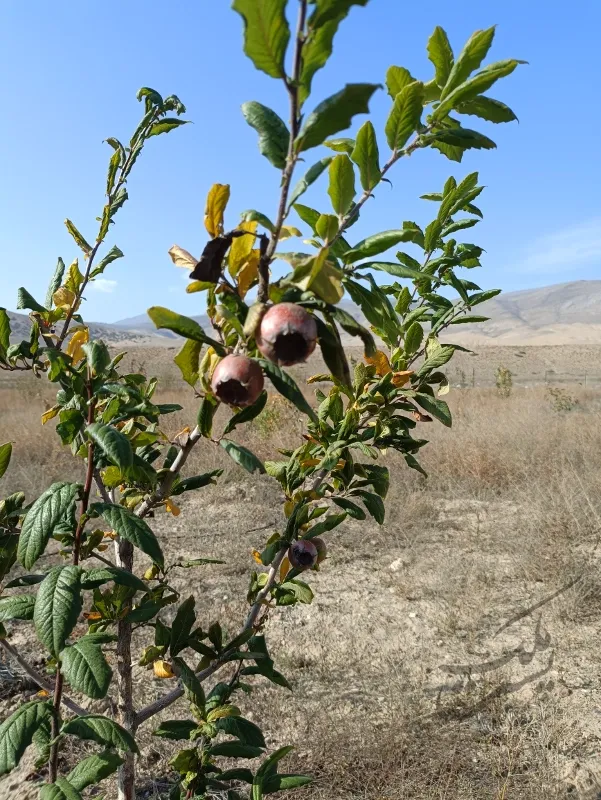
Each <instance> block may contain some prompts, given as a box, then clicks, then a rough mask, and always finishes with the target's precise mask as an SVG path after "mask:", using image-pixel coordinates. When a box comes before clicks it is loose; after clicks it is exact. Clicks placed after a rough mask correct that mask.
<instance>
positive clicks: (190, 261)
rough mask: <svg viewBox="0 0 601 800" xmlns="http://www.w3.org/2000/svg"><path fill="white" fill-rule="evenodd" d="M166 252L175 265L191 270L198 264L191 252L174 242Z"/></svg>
mask: <svg viewBox="0 0 601 800" xmlns="http://www.w3.org/2000/svg"><path fill="white" fill-rule="evenodd" d="M168 252H169V255H170V256H171V260H172V261H173V263H174V264H175V266H176V267H184V269H189V270H193V269H194V267H195V266H196V265H197V264H198V259H197V258H194V256H193V255H192V253H189V252H188V251H187V250H184V248H183V247H180V246H179V245H177V244H174V245H173V247H171V248H170V249H169V251H168Z"/></svg>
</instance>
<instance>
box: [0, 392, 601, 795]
mask: <svg viewBox="0 0 601 800" xmlns="http://www.w3.org/2000/svg"><path fill="white" fill-rule="evenodd" d="M174 385H175V384H171V385H170V386H169V387H168V388H167V390H166V391H164V392H163V393H162V395H161V399H162V400H165V401H168V402H170V401H178V402H181V403H182V405H183V406H184V411H182V412H179V413H178V414H176V415H173V417H170V418H169V419H168V420H167V424H166V428H167V432H168V433H169V434H173V433H174V432H175V431H177V430H179V429H181V428H182V427H183V426H184V425H185V424H190V423H192V424H193V421H194V418H195V413H196V410H197V404H198V401H197V400H196V399H195V398H194V397H193V395H192V393H191V392H182V391H181V390H176V389H174V388H172V387H173V386H174ZM566 388H567V391H568V392H569V394H570V395H572V396H573V397H574V398H575V399H577V400H578V404H577V405H575V407H574V408H573V409H572V410H570V411H564V412H558V411H556V410H554V408H553V404H552V402H551V399H550V397H549V395H548V393H547V391H546V390H545V388H544V387H539V388H535V389H523V388H516V389H515V390H514V391H513V392H512V395H511V397H509V398H507V399H504V398H500V397H498V395H497V394H496V392H495V390H494V389H466V390H454V391H452V392H451V395H450V397H449V401H450V405H451V407H452V410H453V413H454V426H453V429H452V430H450V431H449V430H447V429H444V428H442V426H440V425H438V424H437V423H431V424H424V426H423V436H424V437H425V438H430V439H431V443H430V444H429V445H428V446H427V447H426V448H425V449H424V450H423V451H422V463H423V465H424V467H425V468H426V470H427V471H428V473H429V478H428V480H425V479H423V478H422V477H421V476H419V475H418V474H416V473H413V472H411V471H409V470H408V469H407V468H406V467H405V465H404V462H402V459H400V458H398V457H397V456H396V455H394V454H392V455H390V456H389V457H387V462H388V464H389V466H390V468H391V476H392V480H391V491H390V494H389V497H388V498H387V521H386V524H385V525H384V526H383V527H382V528H379V527H378V526H376V525H373V524H362V523H357V522H352V521H349V522H347V523H345V525H344V527H343V528H342V529H340V532H338V531H336V533H335V535H332V536H331V538H330V543H329V547H330V558H329V559H328V561H327V562H326V564H325V567H324V568H323V569H322V570H321V571H320V572H319V573H318V574H316V575H315V576H314V577H313V576H312V580H311V583H312V584H313V585H314V588H315V590H316V601H315V603H314V604H313V605H311V606H309V607H304V606H303V607H298V608H294V609H292V610H285V609H284V610H283V611H282V612H278V613H276V614H274V615H273V616H272V619H270V622H269V637H270V639H271V641H272V642H273V649H274V655H275V657H276V660H277V662H278V665H279V666H280V668H281V669H282V671H284V672H285V673H286V674H287V676H288V677H289V678H290V680H291V681H292V683H293V685H294V688H295V692H294V694H293V695H290V694H289V693H287V692H284V691H283V690H278V689H274V688H273V687H271V686H260V687H259V688H258V690H257V693H256V700H257V701H258V703H259V707H260V709H261V716H262V717H263V718H264V719H265V720H266V725H265V728H266V731H267V732H268V740H269V744H270V746H275V745H277V744H279V743H282V742H289V741H291V742H293V743H294V744H295V745H296V750H295V755H294V756H293V760H291V762H290V763H289V764H288V765H287V766H288V767H289V768H290V767H295V768H299V769H300V770H302V771H306V772H309V773H312V774H314V775H315V776H316V782H315V784H314V786H313V787H311V788H309V789H307V790H304V791H303V792H299V793H296V794H295V796H297V797H299V798H300V797H305V798H311V800H326V798H327V799H328V800H350V798H365V800H443V799H444V800H451V799H452V800H476V799H477V800H485V799H486V800H489V799H490V800H510V799H511V800H513V798H515V799H516V800H540V799H541V798H543V797H544V798H553V800H559V798H581V800H594V798H599V797H601V794H600V792H601V770H600V769H599V767H598V761H597V760H596V756H597V753H598V750H599V745H600V744H601V735H600V733H599V728H598V717H597V716H596V712H595V707H599V705H600V704H601V687H600V685H599V674H600V667H601V657H600V656H599V654H598V645H597V641H598V630H599V623H600V622H601V577H600V576H599V575H600V573H599V566H600V563H599V561H600V558H599V554H598V552H597V549H598V548H597V540H598V537H599V535H600V534H601V492H600V491H599V487H600V486H601V458H600V457H599V453H600V452H601V424H600V422H601V394H600V393H599V391H593V390H588V391H587V390H584V389H583V388H582V387H574V388H571V387H566ZM47 392H48V387H47V386H46V385H45V384H43V383H42V382H37V381H35V380H34V379H32V378H25V380H23V381H20V382H19V384H18V385H14V386H12V387H11V386H6V385H4V386H3V385H1V384H0V441H5V440H7V439H12V440H14V441H16V442H17V446H16V449H15V455H14V462H13V465H12V466H11V471H10V473H9V474H7V476H6V477H5V478H4V479H3V486H2V490H3V492H7V491H10V490H13V489H16V488H23V489H24V490H25V491H26V492H27V495H28V499H29V500H31V499H33V498H34V497H35V496H36V494H37V493H39V491H40V490H41V489H42V488H43V487H44V486H46V485H47V484H48V483H49V482H50V481H51V480H56V479H59V478H60V479H65V478H67V479H69V478H76V477H79V472H80V470H79V468H78V467H77V465H75V466H74V464H73V463H72V459H71V457H70V453H69V450H68V448H61V447H60V444H58V442H57V439H56V437H55V436H54V434H53V431H52V427H53V425H54V423H52V422H51V423H49V424H48V425H47V426H45V427H44V428H41V426H40V421H39V418H40V415H41V413H42V412H43V410H44V408H45V403H50V402H51V399H52V395H51V394H49V393H47ZM223 413H224V415H225V413H226V412H223ZM301 425H302V423H301V421H299V419H298V417H297V414H296V412H295V411H294V410H293V409H291V408H290V407H289V406H288V405H287V404H286V403H284V402H282V401H280V400H277V399H273V400H271V401H270V403H269V405H268V408H267V410H266V411H265V412H264V413H263V415H262V416H261V417H260V418H259V419H258V420H257V421H256V422H255V423H254V424H253V425H251V426H249V428H247V429H246V430H245V431H243V432H242V433H241V434H238V432H236V434H235V437H234V438H236V439H237V440H238V441H241V442H242V443H244V444H246V445H247V446H249V447H251V448H252V449H253V450H254V451H255V452H257V453H258V454H259V455H260V456H262V457H264V458H267V457H273V455H274V452H275V450H276V449H277V448H278V447H285V446H287V445H290V444H295V443H296V441H297V437H298V434H299V432H300V430H301ZM420 433H421V432H420ZM189 466H190V472H191V473H192V472H196V471H199V470H204V469H207V468H213V467H215V466H225V467H226V474H225V476H224V479H223V480H222V481H221V482H220V484H219V485H218V486H217V487H213V488H210V489H208V490H203V491H202V492H199V493H198V494H197V495H194V496H193V497H190V498H189V499H187V500H184V502H183V504H182V515H181V516H180V517H178V518H177V520H174V519H172V518H171V517H168V516H166V515H162V514H161V515H158V516H157V519H156V520H155V525H156V527H157V531H158V533H159V534H160V535H161V539H162V541H164V542H165V548H166V549H167V551H169V553H170V554H171V555H203V556H209V557H211V556H219V557H222V558H225V559H226V560H227V564H226V565H224V566H223V567H217V568H215V569H213V568H211V569H210V570H207V571H203V572H202V573H198V578H196V577H195V578H194V581H195V582H194V585H193V591H194V593H195V594H196V595H197V598H198V601H199V602H198V606H199V607H200V608H201V613H202V615H203V622H204V621H205V620H206V621H209V620H210V619H213V618H215V617H217V616H220V617H221V618H222V619H225V620H226V622H227V621H228V620H230V621H231V626H232V630H233V629H234V628H235V627H236V625H237V624H238V621H239V620H240V619H241V615H242V614H243V605H244V599H243V596H244V591H245V587H246V582H247V579H248V574H249V571H250V570H251V569H252V568H253V563H252V559H251V558H250V550H251V549H252V548H253V547H255V546H257V545H260V544H261V542H262V541H264V539H265V538H266V537H267V536H268V535H269V533H270V530H271V527H272V526H277V524H278V522H279V521H280V513H281V512H280V508H279V493H278V490H277V487H274V486H273V483H272V482H270V481H269V480H268V479H266V478H265V477H259V478H257V477H251V476H247V475H246V474H242V473H241V472H240V471H239V470H238V469H236V468H235V467H233V466H232V465H231V464H230V463H229V462H228V459H227V456H226V455H225V454H224V453H223V452H222V451H221V449H220V448H219V447H216V446H214V445H212V444H211V443H203V444H202V446H200V447H199V448H197V452H194V455H193V457H192V458H191V460H190V465H189ZM261 528H263V529H264V530H262V531H261ZM181 580H182V585H181V589H182V591H187V592H189V591H190V583H189V581H190V576H189V575H185V576H182V579H181ZM570 584H572V585H571V586H570ZM224 586H226V588H225V589H224ZM566 587H569V588H566ZM555 593H557V594H556V596H555V597H554V598H553V599H550V600H549V598H551V597H552V595H554V594H555ZM545 600H548V602H542V601H545ZM539 603H542V604H541V605H540V606H539V607H536V606H537V604H539ZM526 612H527V613H526ZM503 626H505V627H503ZM24 647H25V649H27V643H26V642H25V643H24ZM137 681H138V688H139V702H140V703H141V702H142V701H143V699H146V700H147V699H153V698H154V697H156V696H158V695H159V694H160V693H162V692H163V691H164V690H165V685H164V684H162V683H157V682H153V681H150V680H149V679H148V673H146V672H145V671H144V670H142V669H139V671H138V674H137ZM167 688H170V687H167ZM178 710H179V711H183V707H180V708H179V709H178ZM168 716H174V714H173V710H171V712H170V713H169V715H168ZM149 732H150V729H149V731H148V733H149ZM161 746H162V745H161ZM156 760H157V744H156V741H154V740H152V738H151V737H150V736H148V737H147V739H145V740H144V747H143V758H142V764H143V772H144V774H146V775H155V770H156ZM160 786H161V781H160V780H159V779H158V777H157V776H156V775H155V777H153V778H150V777H149V778H148V782H147V794H145V795H144V796H146V797H151V796H155V797H159V796H160V795H159V788H160ZM153 787H154V788H153ZM153 792H154V794H153ZM0 794H1V793H0Z"/></svg>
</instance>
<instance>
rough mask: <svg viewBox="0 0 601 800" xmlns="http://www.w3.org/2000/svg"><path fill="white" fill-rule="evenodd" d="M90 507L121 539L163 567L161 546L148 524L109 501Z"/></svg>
mask: <svg viewBox="0 0 601 800" xmlns="http://www.w3.org/2000/svg"><path fill="white" fill-rule="evenodd" d="M92 509H93V510H94V512H95V513H96V514H99V515H100V516H102V517H104V519H105V520H106V521H107V522H108V524H109V525H110V526H111V528H112V529H113V530H114V531H115V533H117V534H118V535H119V536H120V537H121V538H122V539H126V540H127V541H128V542H131V543H132V544H133V545H134V547H137V548H138V549H139V550H141V551H142V552H143V553H146V555H147V556H149V558H151V559H152V560H153V561H154V563H155V564H158V565H159V566H160V567H163V566H164V564H165V562H164V559H163V553H162V550H161V546H160V545H159V543H158V540H157V538H156V536H155V535H154V533H153V531H152V530H151V528H150V527H149V526H148V524H147V523H146V522H145V521H144V520H143V519H140V517H137V516H136V515H135V514H134V513H133V512H131V511H129V510H128V509H127V508H124V507H123V506H116V505H112V504H111V503H94V504H93V505H92Z"/></svg>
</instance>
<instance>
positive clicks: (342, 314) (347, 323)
mask: <svg viewBox="0 0 601 800" xmlns="http://www.w3.org/2000/svg"><path fill="white" fill-rule="evenodd" d="M329 313H330V314H331V315H332V316H333V317H334V319H335V320H336V322H337V323H338V324H339V325H340V326H341V328H344V330H345V331H346V332H347V333H349V334H350V335H351V336H359V337H360V338H361V339H362V340H363V348H364V351H365V355H366V356H367V357H368V358H371V357H372V356H373V355H375V352H376V349H377V348H376V343H375V341H374V337H373V336H372V335H371V333H370V332H369V331H368V330H367V328H364V327H363V325H360V324H359V323H358V322H357V320H356V319H355V318H354V317H353V316H351V314H349V313H348V312H347V311H345V310H344V309H343V308H340V307H338V306H334V308H332V309H329Z"/></svg>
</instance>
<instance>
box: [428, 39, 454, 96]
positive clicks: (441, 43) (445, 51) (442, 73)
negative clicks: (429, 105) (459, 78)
mask: <svg viewBox="0 0 601 800" xmlns="http://www.w3.org/2000/svg"><path fill="white" fill-rule="evenodd" d="M428 58H429V59H430V61H431V62H432V63H433V64H434V68H435V70H436V73H435V80H436V83H437V85H438V86H440V88H441V89H442V88H443V86H445V85H446V83H447V81H448V80H449V75H450V74H451V70H452V69H453V64H454V61H455V59H454V56H453V50H452V48H451V44H450V42H449V37H448V36H447V33H446V31H445V30H444V29H443V28H441V27H440V25H437V26H436V28H434V33H433V34H432V36H430V38H429V40H428Z"/></svg>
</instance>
